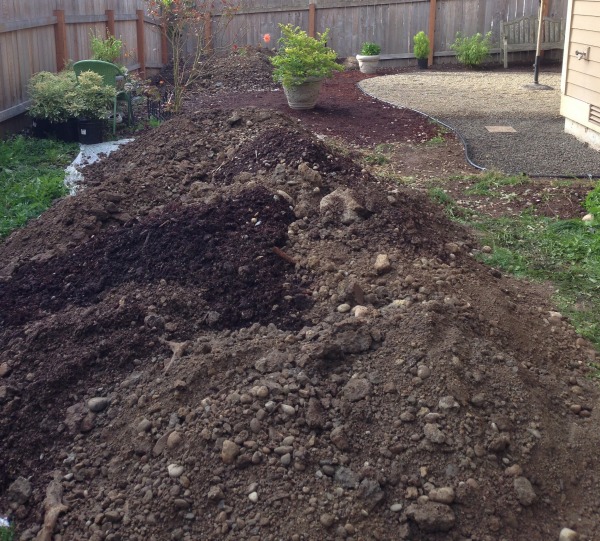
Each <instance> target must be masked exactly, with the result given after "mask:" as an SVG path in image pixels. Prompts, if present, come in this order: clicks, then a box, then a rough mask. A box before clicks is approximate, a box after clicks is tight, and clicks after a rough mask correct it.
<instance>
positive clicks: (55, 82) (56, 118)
mask: <svg viewBox="0 0 600 541" xmlns="http://www.w3.org/2000/svg"><path fill="white" fill-rule="evenodd" d="M76 84H77V81H76V79H75V73H74V72H73V71H72V70H64V71H61V72H60V73H51V72H49V71H40V72H39V73H36V74H35V75H34V76H33V77H31V79H30V80H29V83H28V85H27V91H28V93H29V98H30V99H31V107H30V108H29V113H28V114H29V116H30V117H32V118H33V132H34V135H36V136H37V137H48V136H55V137H56V138H57V139H60V140H61V141H67V142H74V141H77V119H76V112H75V110H74V108H73V96H74V92H75V86H76Z"/></svg>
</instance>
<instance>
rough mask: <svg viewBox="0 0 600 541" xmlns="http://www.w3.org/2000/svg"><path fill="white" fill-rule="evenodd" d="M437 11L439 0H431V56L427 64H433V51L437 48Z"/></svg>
mask: <svg viewBox="0 0 600 541" xmlns="http://www.w3.org/2000/svg"><path fill="white" fill-rule="evenodd" d="M436 12H437V0H430V2H429V58H428V59H427V65H428V66H431V65H432V64H433V53H434V49H435V16H436Z"/></svg>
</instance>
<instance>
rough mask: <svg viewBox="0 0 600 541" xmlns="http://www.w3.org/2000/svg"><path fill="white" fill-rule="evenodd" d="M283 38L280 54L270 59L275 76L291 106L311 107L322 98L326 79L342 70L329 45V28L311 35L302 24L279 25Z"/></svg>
mask: <svg viewBox="0 0 600 541" xmlns="http://www.w3.org/2000/svg"><path fill="white" fill-rule="evenodd" d="M279 27H280V28H281V38H280V39H279V41H278V43H279V48H278V50H277V54H276V55H275V56H273V57H272V58H271V63H272V64H273V66H274V67H275V69H274V70H273V79H274V80H275V81H277V82H279V83H281V84H282V85H283V90H284V92H285V95H286V97H287V100H288V104H289V106H290V107H291V108H292V109H312V108H313V107H314V106H315V104H316V102H317V99H318V97H319V90H320V89H321V83H322V81H323V79H324V78H326V77H332V76H333V72H334V71H343V69H344V68H343V67H342V66H341V65H339V64H338V63H337V62H336V56H337V55H336V53H335V51H333V50H332V49H330V48H329V47H327V38H328V37H329V29H327V30H325V32H323V33H322V34H319V35H318V38H312V37H310V36H308V34H307V33H306V32H305V31H304V30H301V29H300V28H299V27H293V26H292V25H291V24H285V25H283V24H280V25H279Z"/></svg>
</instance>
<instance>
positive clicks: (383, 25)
mask: <svg viewBox="0 0 600 541" xmlns="http://www.w3.org/2000/svg"><path fill="white" fill-rule="evenodd" d="M241 4H242V9H241V10H240V11H239V12H238V14H237V15H236V16H234V17H233V19H232V20H231V21H230V22H229V24H228V25H227V26H226V31H225V32H224V33H220V34H218V33H216V32H215V44H216V45H217V46H219V47H223V48H227V47H228V46H230V45H231V44H233V43H236V44H238V45H239V44H240V39H242V40H243V41H242V43H246V44H253V45H259V44H261V43H262V36H263V35H264V34H270V35H271V37H272V41H271V46H272V47H275V46H276V40H277V39H278V38H279V37H280V32H279V26H278V25H279V23H283V24H286V23H291V24H293V25H295V26H300V27H301V28H303V29H305V30H307V31H309V33H312V32H315V31H316V32H322V31H324V30H325V29H326V28H330V29H331V32H330V36H329V45H330V47H332V48H333V49H334V50H335V51H336V52H337V53H338V55H339V56H341V57H347V56H353V55H355V54H356V53H357V52H358V51H359V49H360V46H361V44H362V43H363V42H365V41H374V42H376V43H379V44H380V45H381V47H382V59H384V60H405V59H413V54H412V47H413V44H412V38H413V36H414V35H415V34H416V33H417V32H418V31H420V30H424V31H425V32H426V33H428V34H429V36H430V39H431V42H432V45H433V47H432V58H437V59H439V60H441V59H442V58H443V57H448V56H454V52H452V51H451V50H450V45H451V44H452V43H453V42H454V40H455V38H456V33H457V32H459V31H460V32H462V33H463V34H465V35H472V34H475V33H476V32H481V33H485V32H488V31H490V30H491V32H492V40H493V41H494V43H495V44H496V47H498V44H499V32H500V22H501V21H510V20H512V19H516V18H518V17H523V16H530V15H536V14H537V12H538V9H539V1H538V0H260V1H259V0H242V2H241ZM545 8H546V11H545V15H547V16H550V17H556V18H563V19H564V18H565V17H566V13H567V0H549V1H548V2H546V3H545ZM213 24H214V25H216V24H220V25H221V26H222V27H224V26H225V25H223V24H222V23H221V22H220V21H219V22H218V23H217V22H214V23H213ZM311 31H312V32H311Z"/></svg>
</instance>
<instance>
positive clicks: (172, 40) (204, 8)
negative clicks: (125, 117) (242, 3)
mask: <svg viewBox="0 0 600 541" xmlns="http://www.w3.org/2000/svg"><path fill="white" fill-rule="evenodd" d="M146 2H147V4H148V10H149V12H150V14H151V15H152V16H153V17H155V18H157V19H160V20H161V21H162V23H163V24H164V26H165V28H166V33H167V41H168V42H169V49H170V53H171V61H172V64H173V86H174V96H173V110H174V112H179V111H180V110H181V104H182V98H183V95H184V93H185V91H186V90H187V89H188V88H189V87H190V85H191V84H192V83H194V82H195V81H196V80H198V78H199V77H200V76H201V75H202V59H203V58H205V57H206V56H208V55H209V54H210V52H211V51H212V50H213V49H214V37H212V36H215V35H218V34H219V33H221V32H222V31H223V30H224V29H225V27H226V26H227V25H228V24H229V22H230V21H231V19H232V17H233V15H234V13H235V12H236V11H237V10H238V9H239V5H238V2H239V0H221V1H220V7H219V15H220V16H219V28H218V29H217V32H216V33H212V32H211V33H209V35H210V36H211V37H207V36H206V35H205V32H204V26H205V24H210V22H209V21H210V13H211V10H212V9H213V8H214V5H215V3H216V2H214V1H210V0H146ZM188 48H191V51H190V52H188Z"/></svg>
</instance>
